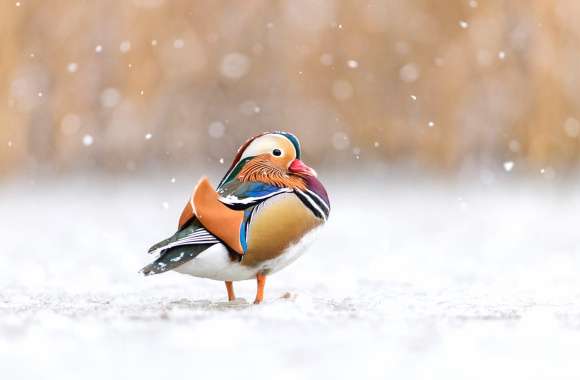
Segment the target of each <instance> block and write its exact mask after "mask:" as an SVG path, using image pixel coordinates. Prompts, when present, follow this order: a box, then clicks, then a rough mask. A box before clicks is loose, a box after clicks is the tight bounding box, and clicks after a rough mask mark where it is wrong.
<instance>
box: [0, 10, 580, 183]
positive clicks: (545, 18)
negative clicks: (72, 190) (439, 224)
mask: <svg viewBox="0 0 580 380" xmlns="http://www.w3.org/2000/svg"><path fill="white" fill-rule="evenodd" d="M579 48H580V2H579V1H576V0H504V1H501V0H485V1H483V0H481V1H477V0H449V1H445V2H443V1H432V0H408V1H400V0H380V1H362V0H361V1H338V0H323V1H312V0H287V1H271V0H244V1H209V0H208V1H192V0H188V1H185V0H179V1H169V0H125V1H119V0H86V1H80V0H50V1H47V0H22V1H13V0H3V1H1V2H0V99H1V100H2V101H1V102H0V142H1V144H0V170H1V171H2V173H4V174H6V173H18V172H26V171H49V172H57V173H64V172H68V171H78V170H85V169H87V168H92V169H103V170H107V171H115V172H117V171H120V172H123V171H129V172H130V171H135V170H139V169H142V168H146V167H150V166H151V165H160V166H161V167H162V166H164V165H171V166H176V165H181V166H187V165H191V164H192V163H200V162H204V161H206V162H207V161H214V162H217V161H220V160H221V159H222V158H223V159H225V161H228V160H230V159H231V157H232V155H233V150H234V149H235V148H236V147H237V146H238V145H239V144H240V143H241V142H242V141H243V140H244V139H246V138H247V137H249V136H251V135H252V134H254V133H256V132H260V131H263V130H275V129H281V130H288V131H292V132H295V133H297V134H298V135H299V137H300V138H301V139H302V141H303V145H305V146H306V157H307V158H308V160H309V161H310V162H312V163H313V164H315V165H325V164H326V165H336V164H337V163H345V162H349V163H352V164H353V165H356V163H357V162H367V161H373V162H374V161H376V160H381V161H385V162H388V163H399V162H412V163H415V164H417V165H418V166H420V167H425V168H427V169H434V170H437V171H445V172H451V173H454V172H458V171H461V170H466V169H465V168H470V167H479V168H481V167H490V168H499V169H500V170H502V167H503V168H504V169H505V170H507V171H510V170H512V168H513V167H514V165H515V168H517V169H518V170H528V171H530V172H532V171H533V172H537V170H541V171H545V170H549V171H550V173H552V175H553V174H555V173H558V175H562V176H564V175H566V174H567V173H569V172H570V171H571V170H572V169H574V168H575V167H576V165H577V163H578V155H579V145H578V138H579V135H580V122H579V121H578V119H580V97H579V96H578V94H579V92H580V91H579V90H580V80H579V79H580V78H579V72H580V71H579V69H578V65H579V62H580V50H579ZM200 160H201V161H200ZM226 164H227V162H226ZM506 164H507V165H506Z"/></svg>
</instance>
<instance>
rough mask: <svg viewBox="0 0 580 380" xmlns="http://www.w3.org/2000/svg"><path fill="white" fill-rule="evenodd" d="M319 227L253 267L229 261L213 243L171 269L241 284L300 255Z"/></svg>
mask: <svg viewBox="0 0 580 380" xmlns="http://www.w3.org/2000/svg"><path fill="white" fill-rule="evenodd" d="M319 229H320V227H319V228H316V229H314V230H312V231H310V232H309V233H308V234H306V235H305V236H304V237H303V238H302V239H301V240H300V241H299V242H297V243H296V244H294V245H292V246H290V247H288V248H287V249H286V250H285V251H284V252H283V253H282V254H281V255H280V256H278V257H276V258H275V259H272V260H267V261H264V262H263V263H261V264H260V265H257V266H255V267H248V266H245V265H242V264H240V263H238V262H235V261H231V260H230V257H229V254H228V251H227V249H226V247H225V246H224V245H223V244H216V245H214V246H212V247H210V248H208V249H207V250H205V251H203V252H202V253H200V254H199V255H198V256H197V257H196V258H195V259H192V260H189V261H188V262H186V263H184V264H183V265H180V266H178V267H177V268H175V269H174V270H175V271H176V272H179V273H182V274H188V275H191V276H195V277H203V278H209V279H212V280H218V281H243V280H250V279H254V278H256V274H258V273H261V272H266V273H268V274H272V273H276V272H278V271H279V270H281V269H283V268H285V267H287V266H288V265H290V264H291V263H293V262H294V261H295V260H296V259H297V258H299V257H300V256H302V254H303V253H304V252H305V251H306V249H307V248H308V247H309V246H310V245H311V244H312V242H313V241H314V239H315V238H316V235H317V232H318V230H319Z"/></svg>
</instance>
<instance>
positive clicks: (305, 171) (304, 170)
mask: <svg viewBox="0 0 580 380" xmlns="http://www.w3.org/2000/svg"><path fill="white" fill-rule="evenodd" d="M288 170H289V171H290V172H291V173H294V174H298V175H300V174H302V175H309V176H312V177H317V176H318V175H317V174H316V171H314V169H312V168H311V167H309V166H307V165H306V164H305V163H304V162H302V161H300V160H298V159H296V160H294V161H292V163H291V164H290V167H289V168H288Z"/></svg>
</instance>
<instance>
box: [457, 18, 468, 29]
mask: <svg viewBox="0 0 580 380" xmlns="http://www.w3.org/2000/svg"><path fill="white" fill-rule="evenodd" d="M459 26H460V27H461V29H467V28H468V27H469V23H468V22H467V21H464V20H461V21H459Z"/></svg>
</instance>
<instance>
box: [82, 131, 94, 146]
mask: <svg viewBox="0 0 580 380" xmlns="http://www.w3.org/2000/svg"><path fill="white" fill-rule="evenodd" d="M93 141H94V139H93V136H91V135H89V134H86V135H84V136H83V145H84V146H91V145H93Z"/></svg>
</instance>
